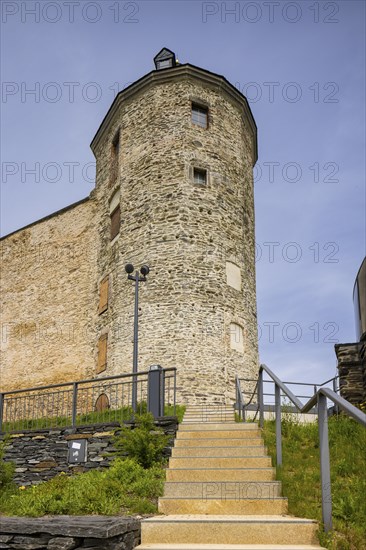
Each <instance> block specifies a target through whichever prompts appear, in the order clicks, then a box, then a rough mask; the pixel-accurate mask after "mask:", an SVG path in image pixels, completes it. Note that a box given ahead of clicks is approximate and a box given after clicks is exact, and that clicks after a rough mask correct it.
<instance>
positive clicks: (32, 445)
mask: <svg viewBox="0 0 366 550" xmlns="http://www.w3.org/2000/svg"><path fill="white" fill-rule="evenodd" d="M125 424H126V425H129V426H133V423H128V422H126V423H125ZM156 425H157V426H159V427H161V428H163V430H164V432H165V434H167V435H170V436H171V441H170V446H169V447H168V448H167V449H166V456H167V457H168V456H170V453H171V447H172V446H173V442H174V438H175V434H176V431H177V420H176V418H175V417H165V418H161V419H158V420H157V421H156ZM120 427H121V425H120V424H119V423H118V422H113V423H108V424H96V425H91V426H79V427H77V428H76V429H72V428H63V429H50V430H39V431H37V432H35V431H28V432H26V431H25V432H22V433H14V434H11V435H10V440H9V444H8V445H7V447H6V450H5V457H4V458H5V460H6V461H11V462H14V463H15V465H16V469H15V476H14V481H15V483H16V484H17V485H24V486H28V485H37V484H38V483H41V482H42V481H48V480H49V479H52V478H53V477H54V476H56V475H58V474H60V473H61V472H64V473H66V474H73V473H82V472H87V471H89V470H91V469H95V468H108V467H109V466H110V463H111V461H112V460H113V458H114V457H113V453H114V451H115V448H114V447H113V435H114V434H115V433H116V434H117V435H118V433H119V428H120ZM2 438H3V436H0V440H1V439H2ZM76 439H85V440H86V441H87V461H86V462H83V463H79V464H69V463H68V459H67V457H68V443H69V441H73V440H76ZM109 454H110V455H111V456H108V455H109ZM0 548H1V546H0Z"/></svg>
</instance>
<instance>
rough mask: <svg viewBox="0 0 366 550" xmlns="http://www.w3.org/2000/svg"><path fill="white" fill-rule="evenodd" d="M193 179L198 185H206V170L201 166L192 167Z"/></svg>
mask: <svg viewBox="0 0 366 550" xmlns="http://www.w3.org/2000/svg"><path fill="white" fill-rule="evenodd" d="M193 181H194V183H198V184H199V185H206V183H207V170H203V169H202V168H193Z"/></svg>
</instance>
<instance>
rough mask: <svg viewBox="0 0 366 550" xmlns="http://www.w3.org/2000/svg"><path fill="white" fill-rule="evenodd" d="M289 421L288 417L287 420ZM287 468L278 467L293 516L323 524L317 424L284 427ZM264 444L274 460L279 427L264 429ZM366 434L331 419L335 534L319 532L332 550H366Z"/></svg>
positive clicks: (344, 419)
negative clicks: (276, 431) (276, 433)
mask: <svg viewBox="0 0 366 550" xmlns="http://www.w3.org/2000/svg"><path fill="white" fill-rule="evenodd" d="M284 416H285V415H284ZM282 435H283V466H282V467H279V468H277V479H279V480H280V481H282V487H283V494H284V495H285V496H286V497H288V501H289V513H290V514H293V515H296V516H299V517H306V518H312V519H317V520H318V521H319V522H321V481H320V468H319V438H318V425H317V424H316V423H314V424H299V423H298V422H296V421H294V420H293V419H292V418H291V415H287V416H285V418H284V420H283V423H282ZM264 439H265V444H266V445H267V446H268V449H269V453H270V455H271V456H272V458H273V460H275V456H276V448H275V422H274V421H267V422H265V426H264ZM365 444H366V430H365V428H363V427H362V426H361V425H359V424H358V423H357V422H355V421H354V420H352V419H350V418H347V417H345V416H343V415H341V416H334V417H332V418H330V419H329V447H330V462H331V483H332V502H333V532H332V533H331V534H328V535H326V534H325V533H324V532H321V533H320V542H321V544H322V545H323V546H325V547H326V548H328V549H330V550H366V542H365V541H366V499H365V494H366V476H365V471H366V458H365V449H366V445H365Z"/></svg>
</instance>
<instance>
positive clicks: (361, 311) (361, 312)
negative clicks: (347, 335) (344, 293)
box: [353, 257, 366, 340]
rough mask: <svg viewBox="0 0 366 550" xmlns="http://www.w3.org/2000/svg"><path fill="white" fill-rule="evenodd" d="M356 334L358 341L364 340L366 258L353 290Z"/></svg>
mask: <svg viewBox="0 0 366 550" xmlns="http://www.w3.org/2000/svg"><path fill="white" fill-rule="evenodd" d="M353 305H354V308H355V320H356V333H357V338H359V340H365V339H366V257H365V258H364V260H363V262H362V264H361V267H360V269H359V271H358V274H357V277H356V282H355V286H354V289H353Z"/></svg>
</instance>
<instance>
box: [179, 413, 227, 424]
mask: <svg viewBox="0 0 366 550" xmlns="http://www.w3.org/2000/svg"><path fill="white" fill-rule="evenodd" d="M233 421H234V418H233V415H232V414H230V415H227V416H226V415H200V416H199V415H195V416H187V418H186V417H184V418H183V424H187V423H194V422H208V423H209V424H211V423H215V424H217V423H222V422H224V423H232V422H233Z"/></svg>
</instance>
